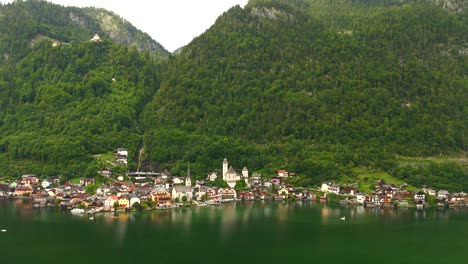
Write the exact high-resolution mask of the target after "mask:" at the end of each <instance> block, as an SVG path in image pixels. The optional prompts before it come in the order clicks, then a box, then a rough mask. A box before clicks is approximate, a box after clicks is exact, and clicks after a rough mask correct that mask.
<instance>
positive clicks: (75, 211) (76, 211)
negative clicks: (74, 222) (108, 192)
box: [70, 208, 85, 214]
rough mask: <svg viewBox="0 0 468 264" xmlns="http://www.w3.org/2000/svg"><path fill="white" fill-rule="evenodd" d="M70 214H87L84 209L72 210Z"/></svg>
mask: <svg viewBox="0 0 468 264" xmlns="http://www.w3.org/2000/svg"><path fill="white" fill-rule="evenodd" d="M70 212H71V213H72V214H84V213H85V210H84V209H79V208H75V209H72V210H71V211H70Z"/></svg>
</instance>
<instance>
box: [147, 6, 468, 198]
mask: <svg viewBox="0 0 468 264" xmlns="http://www.w3.org/2000/svg"><path fill="white" fill-rule="evenodd" d="M353 2H355V3H353ZM380 2H381V3H382V4H379V3H380ZM380 2H379V3H374V4H373V5H366V4H363V1H251V2H250V3H249V4H248V6H247V7H246V8H245V9H242V8H240V7H234V8H232V9H231V10H229V11H228V12H226V13H225V14H223V15H222V16H221V17H220V18H219V19H218V20H217V22H216V23H215V25H214V26H213V27H212V28H210V29H209V30H208V31H207V32H206V33H204V34H203V35H202V36H200V37H198V38H197V39H195V40H194V41H193V42H192V43H191V44H189V45H188V46H187V47H185V48H184V49H183V51H182V52H181V53H180V55H178V56H177V57H176V58H173V59H172V60H171V61H170V62H169V65H168V71H167V72H166V73H165V76H164V78H163V82H162V85H161V88H160V89H159V90H158V91H157V93H156V95H155V97H154V100H153V102H152V103H151V104H149V105H148V107H147V109H146V112H145V124H146V126H147V127H146V132H145V144H146V150H147V158H148V159H149V160H152V161H154V162H155V163H158V164H165V166H170V167H172V166H175V167H174V168H176V171H177V169H178V168H179V165H178V163H177V162H178V161H181V160H183V161H186V160H189V161H191V162H193V163H194V165H193V167H194V169H193V170H194V171H196V172H197V169H198V173H199V175H200V176H202V174H204V173H205V172H207V171H209V170H212V169H216V168H218V167H219V165H217V164H218V163H219V162H220V161H221V160H222V158H224V156H226V157H228V158H229V159H230V160H232V161H233V162H234V165H236V166H237V167H241V166H244V165H246V166H248V167H249V168H251V169H254V170H255V169H262V168H265V167H266V169H265V170H264V172H267V173H268V172H271V170H273V169H278V168H279V167H285V168H287V169H288V170H290V171H296V172H297V173H300V174H303V175H306V176H308V177H309V179H310V182H311V183H316V182H319V181H321V180H324V179H333V178H336V177H339V176H341V175H348V176H352V175H349V174H350V171H351V170H350V169H351V168H352V167H355V166H364V167H373V168H380V169H384V170H387V171H390V170H391V169H392V168H394V167H395V166H396V163H395V157H396V155H405V156H432V155H438V154H440V153H447V154H449V153H452V154H453V153H460V152H461V151H462V150H463V149H464V146H463V145H464V144H466V143H465V142H464V140H463V133H464V132H466V127H467V123H466V119H464V118H463V117H464V116H467V115H468V108H467V107H466V106H467V105H466V98H467V93H468V87H467V85H466V84H467V77H466V69H467V68H468V67H467V66H468V65H467V63H466V50H467V48H468V47H467V43H466V32H468V24H467V23H466V21H467V20H466V18H467V16H466V12H461V13H453V12H449V11H447V10H444V9H443V8H441V7H439V6H437V5H432V4H428V3H426V2H421V3H418V2H417V1H415V2H413V1H407V2H405V3H399V2H398V3H396V2H395V1H391V3H388V4H387V3H385V2H386V1H380ZM168 145H169V146H170V148H166V146H168ZM236 163H238V164H236ZM174 164H175V165H174ZM269 170H270V171H269ZM462 172H463V171H462ZM457 175H458V176H456V177H458V178H457V179H459V181H458V180H457V181H456V182H457V183H454V185H453V186H451V188H452V189H461V187H462V185H463V186H464V187H465V189H466V188H467V187H468V182H467V180H466V175H463V173H462V174H457ZM435 177H438V176H437V175H436V176H435ZM462 177H465V180H462ZM460 182H461V183H460Z"/></svg>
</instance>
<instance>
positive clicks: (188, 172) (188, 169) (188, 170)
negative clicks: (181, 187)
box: [187, 162, 190, 178]
mask: <svg viewBox="0 0 468 264" xmlns="http://www.w3.org/2000/svg"><path fill="white" fill-rule="evenodd" d="M187 178H190V162H187Z"/></svg>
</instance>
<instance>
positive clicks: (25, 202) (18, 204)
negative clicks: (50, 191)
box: [14, 199, 33, 217]
mask: <svg viewBox="0 0 468 264" xmlns="http://www.w3.org/2000/svg"><path fill="white" fill-rule="evenodd" d="M14 203H15V206H14V207H15V208H17V210H15V211H16V213H17V214H18V215H19V216H21V217H32V216H33V206H32V200H30V199H15V202H14Z"/></svg>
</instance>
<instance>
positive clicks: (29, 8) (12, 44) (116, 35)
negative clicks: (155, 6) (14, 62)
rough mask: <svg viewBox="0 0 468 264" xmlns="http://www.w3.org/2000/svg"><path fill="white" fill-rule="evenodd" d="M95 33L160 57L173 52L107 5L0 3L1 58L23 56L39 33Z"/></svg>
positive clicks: (82, 36) (73, 37)
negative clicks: (76, 5) (75, 5)
mask: <svg viewBox="0 0 468 264" xmlns="http://www.w3.org/2000/svg"><path fill="white" fill-rule="evenodd" d="M94 34H98V35H99V36H100V37H101V38H103V39H106V38H109V39H112V40H113V41H115V42H116V43H120V44H122V45H126V46H132V47H135V48H137V49H138V50H141V51H150V52H151V53H152V54H154V55H156V56H157V57H160V58H167V57H168V56H169V52H168V51H167V50H165V49H164V48H163V47H162V46H161V45H160V44H159V43H158V42H156V41H155V40H153V39H152V38H151V37H150V36H149V35H148V34H146V33H143V32H142V31H141V30H138V29H137V28H135V27H134V26H133V25H132V24H130V23H129V22H128V21H126V20H125V19H124V18H122V17H120V16H118V15H116V14H114V13H113V12H110V11H107V10H105V9H97V8H77V7H64V6H60V5H56V4H52V3H48V2H46V1H41V0H28V1H14V2H13V3H11V4H6V5H3V6H0V54H1V55H2V56H0V62H1V61H2V60H5V59H8V58H10V59H13V58H15V57H17V58H21V56H23V55H24V53H25V52H27V48H28V47H29V46H30V45H31V41H32V40H34V39H37V37H38V36H41V37H47V38H50V39H54V40H58V41H60V42H66V43H70V42H73V41H78V42H83V41H86V40H89V39H91V38H92V37H93V36H94Z"/></svg>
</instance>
